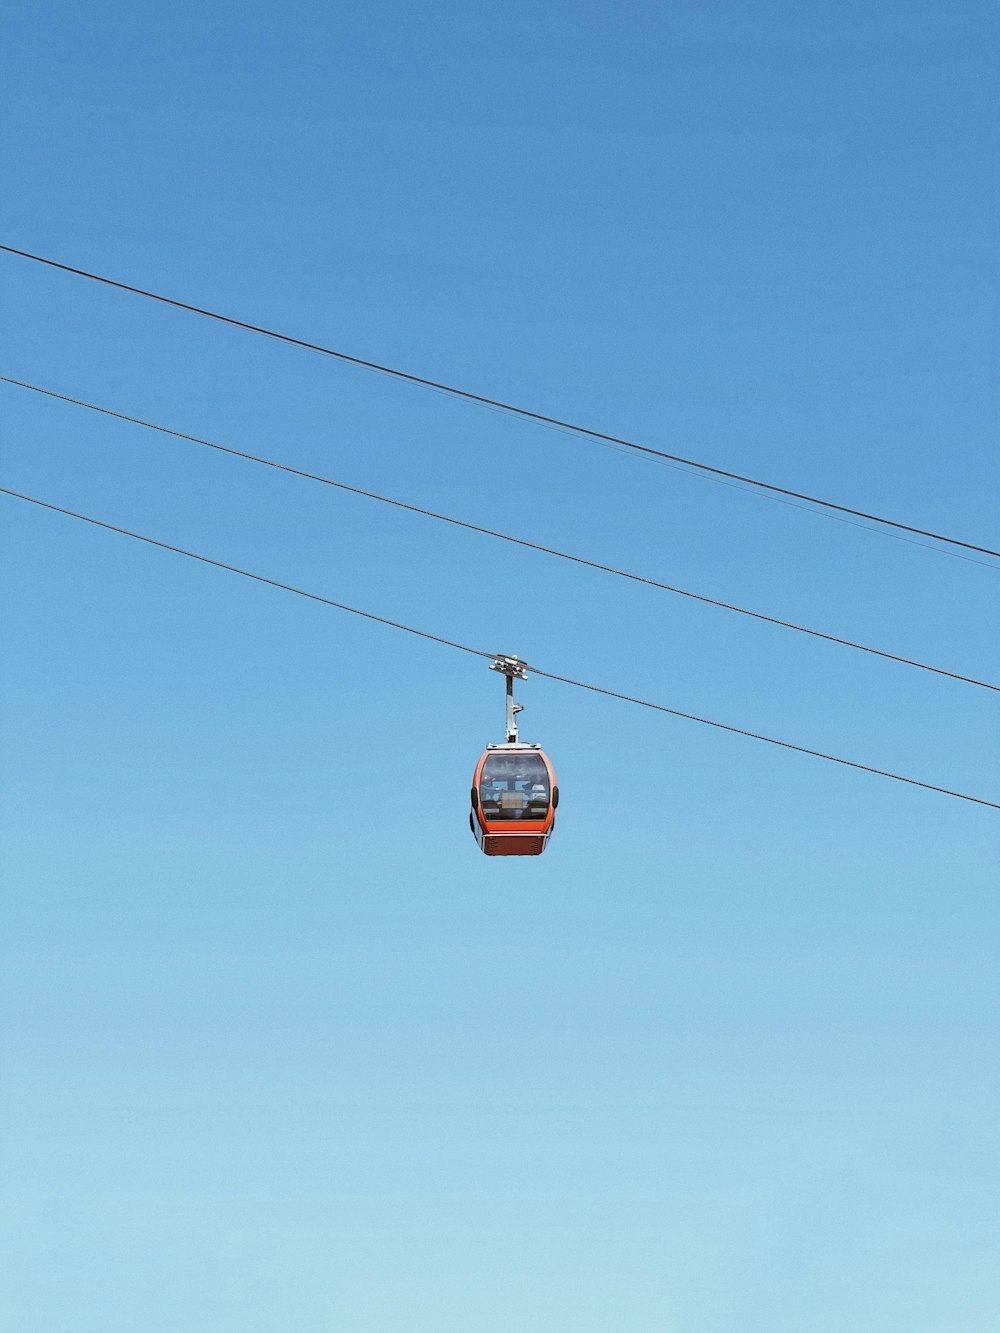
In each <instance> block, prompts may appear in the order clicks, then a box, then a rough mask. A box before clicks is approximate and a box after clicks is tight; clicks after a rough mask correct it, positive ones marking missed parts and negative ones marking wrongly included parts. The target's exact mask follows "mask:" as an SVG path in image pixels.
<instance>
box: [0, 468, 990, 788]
mask: <svg viewBox="0 0 1000 1333" xmlns="http://www.w3.org/2000/svg"><path fill="white" fill-rule="evenodd" d="M0 494H2V495H7V496H10V497H11V498H12V499H15V500H22V501H24V502H25V503H27V504H31V505H37V506H38V507H39V508H41V509H48V510H51V511H52V512H53V513H56V514H63V515H64V516H65V517H67V518H74V519H78V520H79V521H81V522H83V523H89V524H91V525H92V526H93V527H97V528H104V529H105V530H106V531H108V532H115V533H118V534H119V535H120V536H122V537H131V538H132V539H133V540H135V541H140V542H144V543H145V544H146V545H147V546H156V547H159V548H160V550H163V551H170V552H171V553H172V554H174V555H183V556H186V557H187V558H188V559H189V560H197V561H199V562H200V563H201V564H203V565H212V566H213V567H214V568H215V569H224V570H226V571H227V572H228V573H230V574H239V575H240V576H241V577H242V578H247V579H252V580H253V581H254V582H255V583H264V584H267V586H268V587H271V588H277V589H279V590H280V591H282V592H290V593H294V594H295V595H296V596H297V597H306V598H308V599H309V600H310V601H312V602H320V603H322V604H323V605H324V606H331V607H335V608H336V609H337V610H338V611H347V612H349V613H350V614H351V615H354V616H362V617H363V618H364V619H365V620H374V621H376V622H377V623H378V624H380V625H387V626H389V627H390V628H391V629H398V630H402V631H404V633H406V634H414V635H416V636H417V637H418V638H421V639H429V640H430V641H431V642H433V643H439V644H442V645H444V646H445V647H447V648H455V649H458V650H459V651H460V652H463V653H470V654H472V656H474V657H483V658H487V659H490V660H495V659H496V658H497V657H498V656H499V655H500V654H498V653H495V652H486V651H484V650H483V649H480V648H472V647H470V646H469V645H468V644H465V643H459V642H457V641H456V640H454V639H446V638H443V637H442V636H441V635H439V634H431V633H429V632H428V631H427V630H422V629H414V627H413V626H412V625H404V624H402V623H401V622H400V621H398V620H390V619H389V618H388V617H386V616H379V615H376V614H375V613H374V612H372V611H362V610H360V609H359V608H358V607H355V606H348V605H347V604H346V603H345V602H338V601H334V600H333V598H331V597H325V596H322V595H321V594H319V593H314V592H308V591H306V589H304V588H297V587H295V586H294V585H293V584H290V583H283V582H281V581H279V580H278V579H272V578H268V577H266V576H265V575H263V574H257V573H254V572H253V571H252V570H249V569H242V568H240V567H239V566H238V565H231V564H227V563H226V562H225V561H222V560H215V559H213V558H212V557H210V556H207V555H201V554H199V553H198V552H197V551H189V550H187V549H186V548H185V547H183V546H175V545H173V544H172V543H170V542H164V541H160V540H158V539H157V538H155V537H149V536H146V535H144V534H143V533H140V532H132V531H131V530H130V529H129V528H123V527H119V526H118V525H117V524H115V523H108V522H105V521H104V520H103V519H99V518H94V517H92V516H91V515H89V514H81V513H78V512H77V511H76V510H73V509H67V508H64V507H63V506H62V505H57V504H52V503H51V502H50V501H48V500H41V499H38V498H37V497H36V496H32V495H25V494H23V493H22V492H21V491H15V490H11V489H9V488H8V487H6V486H0ZM528 669H529V670H530V671H533V672H534V673H535V675H537V676H543V677H545V678H546V679H548V680H554V681H558V682H559V683H560V684H563V685H571V686H574V687H575V688H576V689H581V690H588V691H590V692H591V693H592V694H603V695H606V696H608V698H612V699H619V700H621V701H622V702H623V703H630V704H635V705H636V706H637V707H639V708H651V709H653V710H654V711H655V712H658V713H668V714H670V715H671V716H672V717H680V718H684V719H686V720H687V721H689V722H697V723H699V724H700V725H701V726H705V727H713V728H714V729H715V730H717V731H727V732H731V733H732V734H733V735H736V736H745V737H747V738H748V739H750V740H755V741H762V742H763V743H764V744H765V745H776V746H778V747H779V748H780V749H782V750H793V751H795V753H797V754H805V755H810V756H811V757H812V758H814V759H824V760H826V761H827V762H828V763H832V764H840V765H841V766H842V767H844V768H852V769H856V770H857V771H858V772H861V773H871V774H874V775H875V776H876V777H881V778H889V779H890V780H891V781H893V782H903V783H906V784H907V786H910V787H922V788H923V789H924V790H925V791H933V792H937V793H938V794H939V795H941V796H951V797H953V798H954V799H956V800H959V801H968V802H970V803H971V804H973V805H982V806H987V807H988V808H989V809H991V810H1000V803H998V802H996V801H988V800H986V799H985V798H984V797H981V796H970V795H968V794H967V793H965V792H960V791H953V790H952V789H951V788H949V787H940V786H937V785H936V784H934V783H931V782H923V781H921V780H920V779H918V778H908V777H905V776H903V774H901V773H892V772H890V771H889V770H888V769H884V768H875V767H873V766H872V765H871V764H862V763H858V762H857V761H856V760H853V759H844V758H841V757H840V756H839V755H833V754H827V753H825V751H823V750H814V749H811V748H810V747H808V746H805V745H797V744H795V743H793V742H792V741H783V740H778V739H776V738H775V737H773V736H765V735H763V734H762V733H760V732H757V731H750V730H748V729H747V728H745V727H736V726H732V725H730V724H729V723H727V722H717V721H715V720H714V719H712V718H707V717H700V716H699V715H698V714H697V713H687V712H684V711H682V710H681V709H679V708H670V707H668V706H667V705H666V704H658V703H651V702H650V701H649V700H647V699H639V698H636V697H635V696H634V695H629V694H624V693H619V692H618V691H616V690H609V689H605V688H604V687H603V686H600V685H592V684H590V683H589V682H587V681H582V680H574V679H572V678H571V677H569V676H562V675H557V674H556V673H555V672H552V671H544V670H543V669H542V668H540V667H535V666H531V665H529V668H528Z"/></svg>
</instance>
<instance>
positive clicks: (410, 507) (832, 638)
mask: <svg viewBox="0 0 1000 1333" xmlns="http://www.w3.org/2000/svg"><path fill="white" fill-rule="evenodd" d="M0 383H4V384H11V385H14V386H15V387H17V388H19V389H30V390H31V392H32V393H38V394H42V395H44V396H45V397H46V398H55V399H57V400H58V401H59V402H62V403H71V404H73V406H74V407H84V408H86V409H87V410H88V411H90V412H99V413H101V414H102V415H103V416H107V417H112V418H114V419H115V420H116V421H127V422H129V423H130V424H131V425H134V426H142V427H143V428H144V429H146V430H152V431H157V432H159V433H160V434H161V435H168V436H170V437H172V438H173V439H177V440H184V441H185V442H186V443H188V444H198V445H204V446H205V447H206V448H208V449H215V450H216V451H217V452H219V453H222V454H230V455H231V456H232V457H234V458H241V459H244V460H245V461H246V462H250V463H259V464H262V465H263V466H265V467H270V468H274V469H275V470H276V471H278V472H287V473H289V474H290V475H291V476H294V477H303V478H305V480H307V481H315V482H320V483H321V484H322V485H324V486H332V487H334V488H335V489H336V490H339V491H347V492H348V493H349V494H351V495H360V496H363V497H364V498H365V499H367V500H376V501H377V502H378V503H379V504H386V505H392V506H393V507H394V508H396V509H404V510H407V511H408V512H409V513H411V514H420V515H421V516H422V517H424V518H432V519H436V520H437V521H438V522H441V523H450V524H452V525H453V526H454V527H457V528H465V529H466V530H467V531H469V532H478V533H481V534H482V535H483V536H486V537H495V538H497V539H498V540H499V541H504V542H510V543H511V544H512V545H514V546H522V547H525V548H526V549H527V550H530V551H541V552H542V553H543V554H544V555H551V556H556V557H557V558H558V559H560V560H568V561H571V562H572V563H573V564H576V565H583V566H585V567H586V568H587V569H597V570H600V571H602V572H603V573H605V574H612V575H614V576H615V577H616V578H622V579H629V580H631V581H632V582H633V583H641V584H644V585H645V586H646V587H649V588H657V589H659V590H660V591H662V592H669V593H676V594H677V596H679V597H687V598H689V599H690V600H692V601H695V602H703V603H705V604H706V605H707V606H715V607H719V608H720V609H722V610H723V611H734V612H736V613H737V614H739V615H741V616H748V617H750V618H751V619H752V620H761V621H764V622H765V623H767V624H769V625H778V626H780V627H781V628H782V629H788V630H795V631H796V632H797V633H799V634H808V635H811V636H812V637H813V638H815V639H823V640H825V641H826V642H828V643H836V644H840V645H841V646H842V647H844V648H854V649H857V651H859V652H862V653H870V654H871V655H872V656H874V657H882V658H885V659H886V660H888V661H890V662H899V663H901V664H902V665H904V666H910V667H916V668H917V669H918V670H920V671H930V672H933V673H934V674H935V675H937V676H945V677H947V678H948V679H949V680H957V681H961V682H962V683H963V684H966V685H975V686H977V687H979V688H980V689H984V690H995V691H996V692H997V693H1000V685H995V684H993V683H992V682H991V681H986V680H978V679H977V678H976V677H975V676H965V675H962V674H961V673H960V672H958V671H949V670H947V669H946V668H944V667H937V666H931V665H930V664H929V663H927V662H918V661H917V660H916V659H915V658H912V657H903V656H902V655H901V654H899V653H890V652H888V651H886V650H885V649H882V648H872V647H871V646H870V645H868V644H864V643H856V642H855V641H854V640H853V639H845V638H841V637H840V636H839V635H837V634H828V633H826V632H825V631H824V630H818V629H810V628H808V627H807V626H806V625H798V624H796V623H795V622H794V621H791V620H782V619H781V618H780V617H778V616H769V615H765V614H764V612H762V611H751V610H749V609H748V608H747V607H745V606H736V605H735V604H734V603H732V602H724V601H721V600H720V599H719V598H717V597H708V596H706V595H704V594H703V593H698V592H692V591H691V590H690V589H689V588H678V587H675V586H674V585H673V584H670V583H662V582H660V581H659V580H658V579H653V578H648V577H647V576H646V575H643V574H634V573H631V572H630V571H629V570H626V569H617V568H616V567H615V566H614V565H607V564H603V563H602V562H601V561H598V560H588V559H586V558H585V557H584V556H581V555H573V554H571V553H570V552H568V551H560V550H557V549H556V548H555V547H554V546H544V545H543V544H542V543H541V542H533V541H529V540H528V539H527V538H525V537H514V536H512V535H511V534H510V533H507V532H499V531H497V530H496V529H495V528H486V527H483V526H482V525H481V524H479V523H470V522H468V521H467V520H466V519H462V518H455V517H453V516H452V515H450V514H440V513H437V512H436V511H435V510H433V509H425V508H423V507H422V506H420V505H414V504H408V503H407V502H406V501H405V500H397V499H394V498H393V497H391V496H388V495H379V494H377V492H375V491H367V490H364V489H362V488H361V487H360V486H349V485H348V484H347V483H346V482H343V481H335V480H334V479H333V478H332V477H325V476H323V475H321V474H320V473H317V472H308V471H306V470H305V469H304V468H297V467H292V466H291V465H290V464H288V463H279V462H278V461H277V460H276V459H273V458H265V457H263V456H261V455H260V454H252V453H248V452H247V451H246V450H244V449H234V448H232V447H231V446H230V445H226V444H219V443H217V442H216V441H214V440H205V439H202V438H201V437H200V436H197V435H188V434H187V433H186V432H185V431H180V430H174V429H172V428H171V427H170V426H162V425H159V424H157V423H156V422H154V421H145V420H143V418H142V417H135V416H130V415H129V414H128V413H127V412H118V411H115V410H114V409H113V408H110V407H101V406H100V405H99V404H97V403H89V402H87V401H85V400H84V399H82V398H73V397H71V396H70V395H69V394H65V393H58V392H57V391H56V390H55V389H46V388H43V387H42V386H41V385H38V384H29V383H28V382H27V381H26V380H18V379H14V378H12V377H11V376H10V375H0Z"/></svg>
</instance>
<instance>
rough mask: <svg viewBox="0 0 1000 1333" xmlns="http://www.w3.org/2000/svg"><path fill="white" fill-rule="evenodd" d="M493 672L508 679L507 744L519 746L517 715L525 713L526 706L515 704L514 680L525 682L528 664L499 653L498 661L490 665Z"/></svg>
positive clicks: (512, 656)
mask: <svg viewBox="0 0 1000 1333" xmlns="http://www.w3.org/2000/svg"><path fill="white" fill-rule="evenodd" d="M490 670H491V671H499V672H500V673H501V675H503V676H505V677H506V678H507V744H508V745H516V744H517V715H518V713H523V712H524V704H516V703H515V702H514V680H515V678H516V679H517V680H524V679H525V678H526V677H527V674H528V664H527V662H522V661H521V659H520V658H519V657H518V656H516V654H508V655H504V654H502V653H498V654H497V656H496V660H495V661H493V662H491V663H490Z"/></svg>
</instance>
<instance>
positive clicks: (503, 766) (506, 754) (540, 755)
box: [469, 743, 559, 856]
mask: <svg viewBox="0 0 1000 1333" xmlns="http://www.w3.org/2000/svg"><path fill="white" fill-rule="evenodd" d="M558 804H559V788H558V787H557V786H556V774H555V769H554V768H553V767H552V763H551V761H550V759H549V757H548V755H546V754H545V753H544V751H542V750H541V749H540V748H539V747H538V746H537V745H521V744H518V743H514V744H511V743H508V744H506V745H490V746H488V747H487V750H486V753H485V754H484V755H483V756H482V758H481V759H480V760H479V763H478V764H477V765H476V771H475V774H474V776H473V779H472V813H471V814H470V816H469V823H470V824H471V826H472V832H473V833H474V834H475V836H476V842H477V843H478V844H479V846H480V847H481V848H482V850H483V851H484V852H485V853H486V855H487V856H540V855H541V853H542V852H544V850H545V846H546V844H547V842H548V840H549V838H550V837H551V836H552V830H553V827H554V826H555V820H556V806H557V805H558Z"/></svg>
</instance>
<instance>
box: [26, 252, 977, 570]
mask: <svg viewBox="0 0 1000 1333" xmlns="http://www.w3.org/2000/svg"><path fill="white" fill-rule="evenodd" d="M0 251H4V252H5V253H6V254H10V255H16V256H18V257H19V258H21V259H29V260H31V261H32V262H33V263H36V264H45V265H46V266H48V267H49V268H55V269H59V270H61V271H62V272H63V273H72V274H74V275H75V276H77V277H80V278H88V279H89V280H90V281H92V282H100V283H103V284H104V285H105V286H107V287H114V288H116V289H117V290H119V291H123V292H131V293H132V295H134V296H144V297H146V298H147V299H149V300H151V301H159V302H161V303H162V304H163V305H169V306H173V307H174V308H175V309H177V310H186V311H188V312H189V313H190V314H194V315H202V316H204V317H205V318H206V319H214V320H217V321H218V322H219V323H221V324H228V325H230V326H232V327H233V328H238V329H244V330H246V331H247V332H249V333H258V334H260V335H261V336H263V337H265V338H273V339H275V340H276V341H278V342H283V343H288V344H290V345H291V346H293V347H303V348H305V349H306V350H308V351H310V352H319V353H321V354H322V355H323V356H330V357H334V358H335V359H336V360H338V361H345V362H348V363H349V364H350V365H354V366H360V367H362V368H363V369H365V370H374V371H377V372H378V373H379V374H380V375H389V376H392V377H393V378H394V379H398V380H405V381H406V382H407V383H409V384H417V385H420V386H421V387H423V388H425V389H434V390H436V391H437V392H439V393H446V394H450V395H451V396H452V397H455V398H462V399H465V400H466V401H468V402H472V403H479V404H480V405H481V406H484V407H492V408H496V409H499V410H500V411H502V412H509V413H511V414H512V415H514V416H518V417H523V418H525V419H526V420H529V421H535V422H538V423H540V424H542V425H545V426H555V427H557V428H559V429H560V430H566V431H571V432H572V433H574V434H576V435H582V436H585V437H587V438H588V439H592V440H598V441H600V442H601V443H603V444H611V445H617V446H619V447H620V448H624V449H630V450H633V451H634V452H636V453H640V454H645V455H647V456H649V457H652V458H659V459H662V460H664V461H666V462H670V463H676V464H681V465H683V466H684V467H687V468H692V469H694V470H695V471H697V472H701V473H704V474H706V475H710V476H713V477H715V478H722V479H725V480H728V481H733V482H739V483H741V484H742V485H744V486H752V487H754V488H755V489H757V490H760V491H762V492H764V493H766V494H770V495H773V496H784V497H788V498H791V499H794V500H800V501H804V502H805V503H807V504H810V505H816V506H817V507H818V508H821V509H824V510H828V511H830V512H834V513H838V514H850V515H853V517H855V518H861V519H864V520H865V521H866V522H868V523H877V524H879V525H880V526H882V527H887V528H892V529H894V530H895V531H897V532H909V533H913V534H914V535H916V536H918V537H929V538H931V539H932V540H933V541H936V542H941V543H943V544H944V545H947V546H954V547H958V548H961V549H962V550H966V551H976V552H978V553H979V554H980V555H988V556H992V557H994V558H996V559H1000V550H993V549H992V548H991V547H989V546H979V545H977V544H976V543H975V542H968V541H964V540H962V539H961V538H958V537H949V536H947V535H946V534H944V533H941V532H934V531H932V530H930V529H928V528H919V527H916V526H914V525H913V524H910V523H903V522H901V521H899V520H898V519H893V518H887V517H886V516H885V515H882V514H873V513H870V512H868V511H867V510H864V509H857V508H854V507H853V506H851V505H845V504H839V503H837V502H835V501H833V500H824V499H822V498H821V497H820V496H816V495H809V494H807V493H806V492H804V491H796V490H792V489H791V488H790V487H787V486H778V485H776V484H775V483H774V482H769V481H763V480H761V479H760V478H759V477H748V476H745V475H744V474H743V473H740V472H733V471H731V470H729V469H727V468H721V467H715V466H713V465H712V464H710V463H702V462H699V461H698V460H697V459H694V458H685V457H684V456H683V455H681V454H672V453H667V452H666V451H665V450H662V449H654V448H652V447H651V446H650V445H646V444H639V443H637V442H636V441H635V440H627V439H625V438H623V437H622V436H619V435H610V434H608V433H606V432H605V431H600V430H595V429H593V428H592V427H590V426H583V425H580V424H579V423H578V422H573V421H564V420H562V419H561V418H560V417H554V416H549V415H548V414H547V413H544V412H536V411H533V410H532V409H530V408H527V407H518V406H517V405H516V404H514V403H508V402H504V401H503V400H502V399H500V398H491V397H488V396H487V395H486V394H480V393H475V392H473V391H472V390H471V389H462V388H459V387H458V386H457V385H454V384H444V383H442V382H441V381H439V380H432V379H429V378H427V377H426V376H424V375H417V374H414V373H413V372H412V371H408V370H401V369H399V368H398V367H396V366H387V365H383V364H382V363H381V362H378V361H371V360H368V359H367V358H365V357H361V356H355V355H353V354H352V353H350V352H343V351H339V350H337V349H336V348H333V347H325V346H323V344H321V343H316V342H311V341H309V340H308V339H305V338H296V337H294V336H293V335H291V334H288V333H280V332H278V331H277V330H275V329H269V328H266V327H265V326H263V325H261V324H252V323H250V322H249V321H247V320H242V319H236V318H235V317H234V316H232V315H224V314H221V313H220V312H219V311H217V310H208V309H206V308H205V307H204V306H197V305H192V304H191V303H190V302H188V301H180V300H177V299H176V298H175V297H172V296H164V295H163V294H162V293H160V292H151V291H147V290H146V289H145V288H143V287H135V286H133V285H132V284H131V283H127V282H121V281H119V280H118V279H117V278H109V277H106V276H104V275H103V274H100V273H91V272H89V271H88V270H87V269H83V268H76V267H75V266H73V265H72V264H63V263H60V262H59V261H58V260H56V259H49V258H47V257H46V256H44V255H36V254H32V253H31V252H30V251H28V250H19V249H17V248H16V247H15V246H12V245H0Z"/></svg>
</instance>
